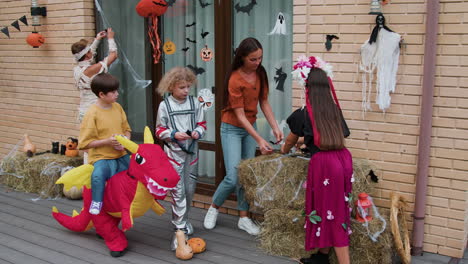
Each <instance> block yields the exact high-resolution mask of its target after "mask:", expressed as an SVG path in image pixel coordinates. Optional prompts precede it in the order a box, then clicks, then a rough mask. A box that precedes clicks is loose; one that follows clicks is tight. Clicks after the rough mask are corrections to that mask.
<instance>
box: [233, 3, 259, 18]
mask: <svg viewBox="0 0 468 264" xmlns="http://www.w3.org/2000/svg"><path fill="white" fill-rule="evenodd" d="M256 4H257V0H250V3H249V4H247V5H245V6H240V5H239V3H237V4H236V5H235V6H234V8H235V9H236V11H237V13H240V12H244V13H246V14H247V15H249V16H250V11H252V9H253V8H254V5H256Z"/></svg>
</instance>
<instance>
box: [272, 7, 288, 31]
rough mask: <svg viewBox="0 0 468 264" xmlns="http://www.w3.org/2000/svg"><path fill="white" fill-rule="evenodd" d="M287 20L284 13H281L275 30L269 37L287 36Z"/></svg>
mask: <svg viewBox="0 0 468 264" xmlns="http://www.w3.org/2000/svg"><path fill="white" fill-rule="evenodd" d="M286 34H287V33H286V19H285V18H284V15H283V13H281V12H279V13H278V16H277V18H276V24H275V27H274V28H273V30H272V31H271V32H270V33H268V35H286Z"/></svg>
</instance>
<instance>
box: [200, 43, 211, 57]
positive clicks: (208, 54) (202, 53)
mask: <svg viewBox="0 0 468 264" xmlns="http://www.w3.org/2000/svg"><path fill="white" fill-rule="evenodd" d="M213 55H214V54H213V51H212V50H211V49H210V48H208V46H206V45H205V47H204V48H203V49H201V51H200V57H201V59H202V60H203V61H210V60H211V59H213Z"/></svg>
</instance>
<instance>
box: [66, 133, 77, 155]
mask: <svg viewBox="0 0 468 264" xmlns="http://www.w3.org/2000/svg"><path fill="white" fill-rule="evenodd" d="M65 147H66V150H65V156H67V157H77V156H78V155H79V151H78V139H76V138H72V137H69V138H68V141H67V144H66V145H65Z"/></svg>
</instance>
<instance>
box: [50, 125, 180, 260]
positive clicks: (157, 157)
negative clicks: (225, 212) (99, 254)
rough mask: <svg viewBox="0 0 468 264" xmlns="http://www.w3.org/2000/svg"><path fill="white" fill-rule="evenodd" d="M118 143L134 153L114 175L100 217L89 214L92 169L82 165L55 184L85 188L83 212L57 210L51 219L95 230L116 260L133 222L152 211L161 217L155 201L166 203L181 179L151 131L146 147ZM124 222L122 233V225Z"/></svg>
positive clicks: (75, 228)
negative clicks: (123, 169) (169, 194)
mask: <svg viewBox="0 0 468 264" xmlns="http://www.w3.org/2000/svg"><path fill="white" fill-rule="evenodd" d="M116 139H117V140H118V141H119V143H120V144H122V145H123V146H124V147H125V148H126V149H127V150H129V151H130V152H132V153H133V154H132V156H131V158H130V165H129V168H128V170H125V171H122V172H119V173H117V174H115V175H113V176H112V177H111V178H110V179H109V180H108V181H107V184H106V187H105V191H104V205H103V207H102V210H101V212H100V213H99V214H98V215H92V214H90V213H89V206H90V203H91V199H92V198H91V188H90V185H91V173H92V171H93V166H92V165H90V164H86V165H82V166H80V167H78V168H75V169H73V170H70V171H68V172H67V173H65V174H64V175H63V176H62V177H60V178H59V179H58V180H57V182H56V184H61V183H62V184H64V186H65V189H66V190H68V189H70V188H71V187H73V186H75V187H77V188H81V187H83V209H82V210H81V213H80V214H78V213H77V212H76V211H73V216H68V215H65V214H62V213H60V212H59V211H58V210H57V208H56V207H55V206H54V207H53V208H52V216H53V217H54V218H55V219H56V220H57V221H58V222H59V223H60V224H61V225H63V226H64V227H66V228H68V229H70V230H72V231H76V232H83V231H86V230H89V229H90V228H91V227H93V226H94V227H95V229H96V233H97V234H98V235H100V236H101V237H102V238H103V239H104V241H105V243H106V245H107V247H108V248H109V249H110V254H111V256H113V257H120V256H123V254H124V250H125V249H126V248H127V245H128V242H127V238H126V237H125V234H124V231H127V230H129V229H130V228H132V226H133V218H134V217H139V216H142V215H144V214H145V212H146V211H148V210H149V209H150V208H151V209H152V210H153V211H154V212H155V213H157V214H158V215H161V214H163V213H164V212H165V209H164V208H163V207H162V206H161V205H160V204H159V203H158V202H157V201H156V200H155V199H157V200H161V199H164V198H165V196H166V194H167V191H168V190H172V189H174V188H175V187H176V185H177V183H178V182H179V179H180V177H179V175H178V174H177V172H176V171H175V170H174V168H173V167H172V165H171V164H170V162H169V160H168V158H167V156H166V154H165V153H164V151H163V150H162V149H161V147H160V146H159V145H155V144H154V140H153V137H152V135H151V132H150V130H149V128H148V127H146V128H145V144H140V145H138V144H136V143H134V142H132V141H130V140H128V139H126V138H124V137H121V136H116ZM120 221H122V230H120V229H119V227H118V225H119V222H120Z"/></svg>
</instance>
